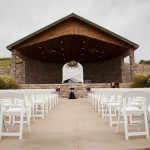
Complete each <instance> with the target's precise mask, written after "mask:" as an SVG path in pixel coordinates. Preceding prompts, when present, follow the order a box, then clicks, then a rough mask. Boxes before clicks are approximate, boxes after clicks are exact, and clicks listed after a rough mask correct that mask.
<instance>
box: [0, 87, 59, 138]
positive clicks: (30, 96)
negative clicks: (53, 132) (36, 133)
mask: <svg viewBox="0 0 150 150" xmlns="http://www.w3.org/2000/svg"><path fill="white" fill-rule="evenodd" d="M56 104H58V93H57V92H56V90H55V89H24V90H0V139H1V137H2V136H18V137H19V139H22V136H23V127H24V125H25V124H27V127H28V131H29V132H30V122H31V120H33V122H35V119H36V117H41V118H42V119H44V118H45V117H46V116H47V114H48V111H49V110H51V109H52V108H54V106H56ZM18 124H19V128H18V130H17V127H18ZM10 127H11V128H10ZM14 127H15V128H14ZM13 130H15V131H13Z"/></svg>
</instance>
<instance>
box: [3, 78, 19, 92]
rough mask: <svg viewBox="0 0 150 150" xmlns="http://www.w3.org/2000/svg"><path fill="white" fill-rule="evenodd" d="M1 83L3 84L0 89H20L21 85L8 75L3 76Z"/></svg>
mask: <svg viewBox="0 0 150 150" xmlns="http://www.w3.org/2000/svg"><path fill="white" fill-rule="evenodd" d="M0 81H1V82H2V84H1V83H0V84H1V86H0V89H18V88H19V85H18V84H17V83H16V81H15V79H13V78H12V77H10V76H7V75H1V76H0Z"/></svg>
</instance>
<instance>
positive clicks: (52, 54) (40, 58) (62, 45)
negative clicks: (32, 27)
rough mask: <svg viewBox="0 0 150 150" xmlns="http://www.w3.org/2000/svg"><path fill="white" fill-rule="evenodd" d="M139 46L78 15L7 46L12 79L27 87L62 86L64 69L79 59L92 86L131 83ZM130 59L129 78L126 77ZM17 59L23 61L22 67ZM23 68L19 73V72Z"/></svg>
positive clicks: (57, 22) (65, 18) (63, 19)
mask: <svg viewBox="0 0 150 150" xmlns="http://www.w3.org/2000/svg"><path fill="white" fill-rule="evenodd" d="M138 47H139V46H138V45H137V44H135V43H133V42H131V41H129V40H127V39H125V38H123V37H121V36H119V35H117V34H115V33H113V32H111V31H109V30H107V29H105V28H103V27H101V26H99V25H97V24H95V23H93V22H91V21H88V20H86V19H84V18H82V17H80V16H78V15H76V14H74V13H72V14H70V15H68V16H66V17H64V18H62V19H60V20H58V21H56V22H54V23H52V24H50V25H48V26H46V27H44V28H42V29H40V30H38V31H36V32H34V33H32V34H30V35H28V36H26V37H24V38H23V39H21V40H19V41H17V42H15V43H13V44H11V45H9V46H7V49H8V50H10V51H11V52H12V67H11V68H12V76H13V77H14V78H16V79H17V80H20V83H24V84H56V83H57V84H60V83H62V67H63V65H64V64H65V63H67V62H68V61H71V60H75V61H77V62H79V63H80V64H82V66H83V74H84V75H83V76H84V80H90V81H91V82H92V83H110V82H113V81H115V82H120V83H125V82H130V81H131V80H132V78H133V77H134V63H135V62H134V51H135V50H136V49H137V48H138ZM127 56H129V60H130V68H129V74H128V77H125V76H124V74H123V68H124V58H125V57H127ZM16 57H20V58H21V59H23V63H22V66H21V68H18V67H17V65H16ZM18 69H19V71H18Z"/></svg>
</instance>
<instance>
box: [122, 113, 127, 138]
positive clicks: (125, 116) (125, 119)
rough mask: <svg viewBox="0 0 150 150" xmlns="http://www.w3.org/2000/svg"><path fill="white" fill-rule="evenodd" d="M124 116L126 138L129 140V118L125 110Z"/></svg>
mask: <svg viewBox="0 0 150 150" xmlns="http://www.w3.org/2000/svg"><path fill="white" fill-rule="evenodd" d="M123 118H124V129H125V139H126V140H128V118H127V114H126V112H124V114H123Z"/></svg>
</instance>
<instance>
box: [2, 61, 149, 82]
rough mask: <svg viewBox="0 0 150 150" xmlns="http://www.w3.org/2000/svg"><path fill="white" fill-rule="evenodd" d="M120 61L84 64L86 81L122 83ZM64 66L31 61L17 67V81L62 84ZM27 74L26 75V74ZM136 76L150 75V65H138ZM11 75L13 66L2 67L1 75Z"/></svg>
mask: <svg viewBox="0 0 150 150" xmlns="http://www.w3.org/2000/svg"><path fill="white" fill-rule="evenodd" d="M120 65H121V64H120V61H119V60H110V61H107V62H102V63H87V64H83V70H84V79H86V80H92V82H93V83H110V82H112V81H116V82H119V83H121V70H120ZM62 67H63V64H50V63H44V62H37V61H33V60H29V61H27V62H26V65H24V63H21V64H17V65H16V68H17V69H16V79H17V81H18V83H20V84H24V83H27V84H57V83H62ZM24 72H25V73H24ZM134 72H135V74H137V73H149V72H150V65H143V64H136V65H135V68H134ZM5 74H6V75H11V66H6V67H0V75H5ZM122 75H123V77H122V78H123V83H129V81H130V66H129V64H126V63H125V64H124V66H123V71H122Z"/></svg>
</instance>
